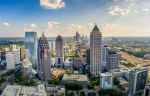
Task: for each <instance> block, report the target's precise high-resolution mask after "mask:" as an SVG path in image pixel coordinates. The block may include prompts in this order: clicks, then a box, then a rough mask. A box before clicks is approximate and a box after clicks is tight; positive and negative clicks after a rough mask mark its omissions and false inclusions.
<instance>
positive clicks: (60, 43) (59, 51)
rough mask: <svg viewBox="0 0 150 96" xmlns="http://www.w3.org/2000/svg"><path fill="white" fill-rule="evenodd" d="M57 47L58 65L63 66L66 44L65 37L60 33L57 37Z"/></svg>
mask: <svg viewBox="0 0 150 96" xmlns="http://www.w3.org/2000/svg"><path fill="white" fill-rule="evenodd" d="M55 47H56V66H58V67H63V63H64V60H63V55H64V54H63V53H64V44H63V38H62V37H61V36H60V35H58V36H57V38H56V43H55Z"/></svg>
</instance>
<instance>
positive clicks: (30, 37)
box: [25, 32, 37, 67]
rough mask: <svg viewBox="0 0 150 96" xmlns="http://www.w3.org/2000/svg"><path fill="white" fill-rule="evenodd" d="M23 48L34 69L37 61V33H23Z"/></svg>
mask: <svg viewBox="0 0 150 96" xmlns="http://www.w3.org/2000/svg"><path fill="white" fill-rule="evenodd" d="M25 48H26V49H27V50H28V56H29V59H30V60H31V62H32V64H33V66H34V67H36V63H37V62H36V61H37V33H36V32H25Z"/></svg>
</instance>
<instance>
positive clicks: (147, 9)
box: [142, 8, 150, 12]
mask: <svg viewBox="0 0 150 96" xmlns="http://www.w3.org/2000/svg"><path fill="white" fill-rule="evenodd" d="M142 11H144V12H149V11H150V9H149V8H144V9H142Z"/></svg>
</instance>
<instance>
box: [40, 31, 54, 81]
mask: <svg viewBox="0 0 150 96" xmlns="http://www.w3.org/2000/svg"><path fill="white" fill-rule="evenodd" d="M37 72H38V76H39V77H40V79H41V80H43V81H47V80H50V79H51V56H50V48H49V44H48V40H47V38H46V37H45V36H44V34H42V37H40V39H39V41H38V67H37Z"/></svg>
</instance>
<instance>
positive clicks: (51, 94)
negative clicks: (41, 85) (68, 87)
mask: <svg viewBox="0 0 150 96" xmlns="http://www.w3.org/2000/svg"><path fill="white" fill-rule="evenodd" d="M46 90H47V94H48V96H62V95H64V96H65V87H64V86H55V85H49V86H48V87H47V88H46Z"/></svg>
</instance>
